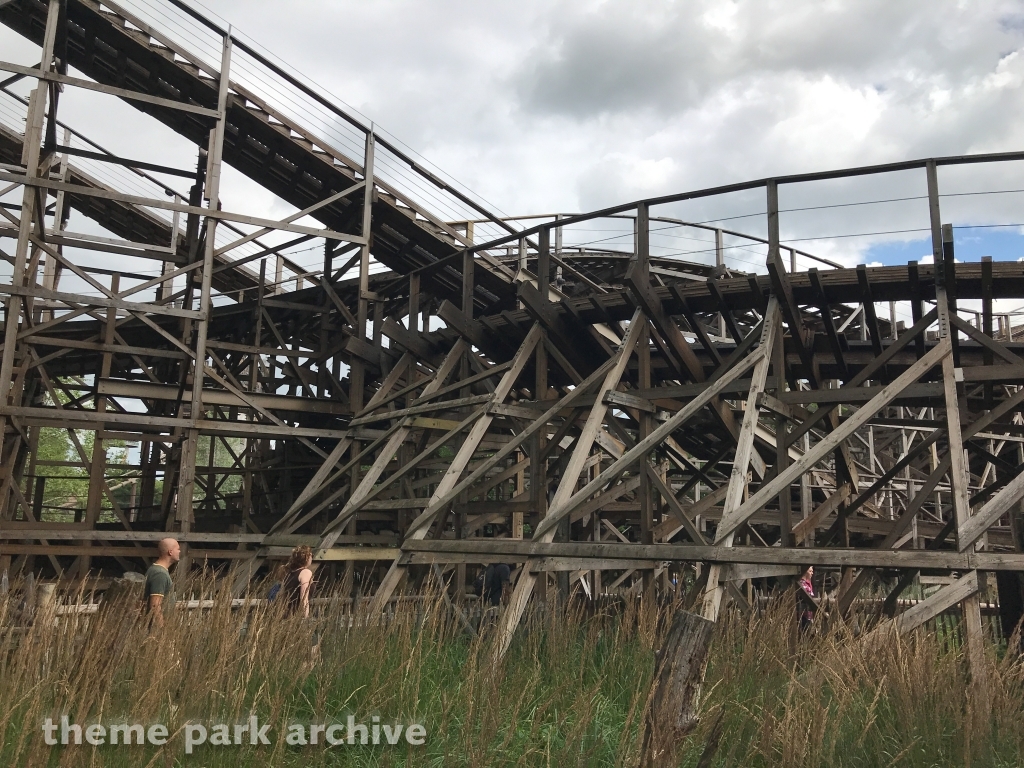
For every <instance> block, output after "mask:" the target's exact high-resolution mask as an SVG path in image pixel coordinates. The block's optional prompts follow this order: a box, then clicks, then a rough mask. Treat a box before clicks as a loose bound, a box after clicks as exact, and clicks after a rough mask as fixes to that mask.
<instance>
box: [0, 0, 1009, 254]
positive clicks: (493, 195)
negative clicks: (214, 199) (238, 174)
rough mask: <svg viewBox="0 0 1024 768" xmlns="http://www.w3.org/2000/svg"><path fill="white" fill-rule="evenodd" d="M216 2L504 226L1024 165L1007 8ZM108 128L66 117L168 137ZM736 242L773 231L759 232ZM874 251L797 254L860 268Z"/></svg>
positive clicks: (742, 224)
mask: <svg viewBox="0 0 1024 768" xmlns="http://www.w3.org/2000/svg"><path fill="white" fill-rule="evenodd" d="M208 5H209V6H210V7H211V8H212V10H213V11H215V12H216V13H218V14H219V15H220V16H221V17H223V18H224V19H225V20H226V21H228V22H230V23H232V24H234V25H235V26H236V27H237V28H239V29H240V30H241V31H242V32H244V33H246V34H248V35H249V36H251V37H252V38H253V39H255V40H256V41H258V42H259V43H261V44H262V45H263V46H264V47H266V48H267V49H269V50H271V51H273V52H274V53H275V54H277V55H278V56H279V57H280V58H281V59H283V60H284V61H287V62H289V63H290V64H292V65H294V66H295V67H296V68H297V69H299V70H300V71H302V72H304V73H306V74H307V75H308V76H309V77H310V78H312V79H313V80H315V81H316V82H318V83H319V84H321V85H322V86H324V87H325V89H326V90H328V91H330V92H331V93H333V94H335V95H336V96H337V97H338V98H339V99H343V100H344V101H345V102H347V103H348V104H351V105H352V106H353V107H354V108H356V109H358V110H360V111H361V112H362V113H364V114H365V115H367V116H368V117H369V118H370V119H372V120H374V121H376V122H377V123H378V124H379V125H381V126H383V127H384V128H386V129H387V130H389V131H390V132H391V133H393V134H394V135H396V136H398V137H400V138H401V139H402V140H404V141H405V142H406V143H407V144H408V145H410V146H411V147H413V148H415V149H416V150H418V151H419V152H421V153H422V154H423V155H425V156H426V157H428V158H429V159H430V160H431V161H433V162H434V163H436V164H437V165H438V166H439V167H440V168H442V169H444V170H445V171H447V172H448V173H449V174H450V175H451V176H453V177H454V178H456V179H458V180H460V181H461V182H462V183H463V184H465V185H466V186H467V187H469V188H470V189H472V190H474V191H476V192H477V193H479V194H480V195H482V196H483V197H484V198H486V199H487V200H489V201H491V202H492V203H493V204H494V205H495V206H497V207H499V208H500V209H502V210H504V211H507V212H510V213H534V212H542V211H565V212H568V211H574V210H586V209H591V208H596V207H599V206H603V205H607V204H611V203H618V202H624V201H627V200H631V199H636V198H640V197H644V196H649V195H656V194H665V193H669V192H674V191H681V190H684V189H695V188H701V187H708V186H715V185H719V184H726V183H730V182H734V181H739V180H744V179H750V178H757V177H762V176H769V175H780V174H788V173H796V172H801V171H811V170H818V169H822V168H834V167H843V166H852V165H863V164H870V163H877V162H889V161H895V160H901V159H906V158H911V157H925V156H934V155H940V154H963V153H968V152H981V151H1002V150H1012V149H1020V148H1021V147H1024V89H1022V84H1024V51H1022V47H1024V3H1022V2H1019V1H1014V2H1009V1H1007V0H981V1H980V2H972V3H962V2H955V1H954V0H933V1H932V2H928V3H908V2H891V0H890V1H886V0H859V1H857V2H854V0H827V1H814V2H812V0H787V1H786V2H781V1H778V0H774V1H771V2H767V1H765V0H760V1H755V0H739V1H737V2H731V0H691V1H689V2H657V3H655V2H641V1H640V0H603V1H598V0H586V1H585V2H581V1H580V0H573V1H572V2H570V0H555V1H554V2H544V1H543V0H518V1H517V2H510V1H509V0H499V1H495V2H488V3H476V2H471V0H451V1H448V2H434V3H415V2H408V1H406V0H383V1H381V2H373V3H367V2H359V1H357V0H337V1H333V2H325V1H324V0H318V1H316V2H314V0H296V1H295V2H291V3H289V4H287V6H286V9H287V10H286V11H285V12H282V6H281V4H280V3H277V2H271V0H245V2H243V1H242V0H210V2H208ZM12 38H13V36H12V33H10V32H9V31H7V30H2V29H0V47H3V48H4V49H5V50H12V51H13V50H15V49H14V48H10V47H8V44H9V43H10V42H11V40H12ZM18 50H19V51H20V50H21V49H20V48H19V49H18ZM5 58H6V57H5ZM12 58H14V54H12ZM18 60H19V61H21V58H19V59H18ZM28 63H34V62H28ZM70 105H71V102H70V100H69V108H70ZM62 109H63V106H62ZM123 111H130V110H120V109H119V111H118V114H119V115H120V114H121V112H123ZM104 117H105V116H104V115H101V114H96V113H90V112H88V111H82V112H81V114H79V115H78V118H80V119H81V120H82V121H83V122H84V123H85V124H86V125H88V127H89V130H90V132H92V133H97V134H101V135H100V136H99V138H103V136H102V135H103V134H107V135H109V137H110V142H111V144H112V145H113V144H114V143H116V142H117V141H118V139H117V137H116V135H115V134H116V132H117V129H119V128H120V127H122V126H124V125H130V126H131V129H132V130H131V137H130V141H129V142H128V144H127V146H128V148H129V149H130V150H131V151H132V152H133V153H135V154H138V155H139V156H142V155H145V154H146V153H145V152H144V149H145V148H146V144H147V142H148V143H149V144H151V145H152V144H154V142H153V141H152V140H151V137H158V138H159V140H160V141H158V142H156V143H160V142H162V141H163V133H161V132H160V131H159V130H158V129H152V131H149V129H147V127H146V125H147V122H146V121H145V120H143V119H133V118H128V117H126V118H125V120H123V121H120V120H119V121H118V125H109V122H110V121H109V120H105V119H104ZM171 143H172V142H170V141H168V142H167V144H168V145H170V144H171ZM168 151H170V150H168ZM177 151H178V150H175V152H177ZM186 154H187V153H186ZM171 159H174V160H175V162H179V161H180V162H184V160H183V159H181V160H178V159H176V158H171ZM1021 166H1022V167H1021V168H1017V167H1016V166H1014V165H1009V164H1007V165H1003V166H999V167H991V168H985V169H943V171H942V173H941V174H940V183H941V184H942V186H943V189H944V190H961V191H966V190H970V189H996V188H1007V189H1008V188H1015V187H1016V188H1024V164H1021ZM922 193H923V174H920V173H914V174H901V175H893V176H886V177H875V178H871V179H865V180H860V181H845V182H842V183H838V182H837V183H834V184H831V185H824V184H822V185H813V186H808V187H806V188H804V189H788V188H787V189H786V190H784V192H783V201H784V205H787V206H790V207H800V206H804V205H808V204H811V205H816V204H832V203H839V202H850V201H857V200H867V199H878V198H882V197H901V196H913V195H916V194H922ZM225 197H226V198H228V199H229V200H230V201H232V203H233V204H237V205H239V206H242V205H245V204H247V202H248V204H251V205H253V206H254V208H255V209H257V210H258V211H269V210H274V211H277V210H279V208H276V207H275V203H274V201H273V200H270V199H265V198H267V196H265V195H264V196H261V193H260V191H259V190H255V189H253V188H252V187H251V185H248V186H247V184H246V182H245V180H244V179H236V178H227V179H226V180H225ZM1019 198H1020V196H1017V197H1014V196H1012V195H1005V196H998V197H988V198H951V199H949V200H945V201H944V203H943V206H944V208H943V210H944V215H945V212H946V211H948V212H949V215H950V216H951V217H956V218H955V220H957V221H972V222H979V223H980V222H985V221H987V222H996V221H1016V220H1018V219H1019V214H1017V213H1016V211H1017V210H1018V209H1019V203H1020V199H1019ZM759 210H763V200H762V199H760V198H759V197H758V196H756V195H753V196H752V195H749V194H748V195H733V196H730V197H728V198H725V199H718V200H706V201H700V202H697V203H691V204H687V205H679V206H674V207H672V209H671V210H667V211H666V213H667V214H669V215H678V216H680V217H685V218H688V219H690V220H705V219H711V218H718V217H729V216H736V215H739V214H744V213H750V212H756V211H759ZM921 215H922V214H921V210H920V209H919V208H918V207H917V206H916V204H914V203H908V204H900V205H895V204H894V205H892V206H888V207H885V206H881V207H879V206H864V207H853V208H838V209H829V210H826V211H820V212H816V213H791V214H787V215H786V216H784V217H783V232H784V236H786V237H791V238H804V237H817V236H821V235H828V234H837V233H847V232H860V231H881V230H890V229H901V228H910V227H914V226H918V225H919V223H920V221H921ZM733 225H734V226H735V227H736V228H747V230H748V231H750V232H752V233H756V234H763V231H762V230H763V226H764V223H763V220H761V219H759V218H751V219H741V220H736V221H734V222H733ZM892 239H896V240H898V239H906V237H902V236H895V235H894V236H892ZM670 242H671V241H669V240H667V239H666V240H664V243H665V244H666V248H667V247H668V243H670ZM865 242H866V241H865ZM865 242H861V241H854V240H842V241H835V240H832V241H830V240H821V241H819V242H816V243H808V244H807V245H808V249H811V247H812V246H813V247H814V248H816V249H820V250H822V251H823V252H827V255H835V256H837V257H840V258H843V259H844V260H856V259H858V258H859V257H860V255H861V254H862V253H863V252H864V247H865Z"/></svg>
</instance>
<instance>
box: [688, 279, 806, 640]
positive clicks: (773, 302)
mask: <svg viewBox="0 0 1024 768" xmlns="http://www.w3.org/2000/svg"><path fill="white" fill-rule="evenodd" d="M778 320H779V301H778V299H776V298H775V296H774V295H773V296H772V297H771V298H770V299H768V308H767V310H766V311H765V315H764V323H763V325H762V327H761V339H760V342H759V343H758V349H759V351H760V353H761V355H760V358H759V359H758V362H757V365H756V366H755V367H754V372H753V373H752V374H751V376H750V390H749V394H748V395H747V407H746V410H745V411H744V413H743V425H742V426H741V427H740V435H739V438H738V440H737V442H736V454H735V457H734V458H733V464H732V473H731V474H730V475H729V490H728V491H727V492H726V496H725V504H724V506H723V507H722V522H721V523H720V524H719V528H718V533H717V534H716V536H715V544H717V545H720V546H725V547H731V546H732V545H733V539H734V531H735V526H734V527H733V528H732V529H731V530H729V531H727V532H724V531H723V524H724V523H725V522H726V520H728V519H729V517H730V516H732V517H735V516H736V514H737V511H738V510H739V509H740V505H741V504H742V502H743V501H744V499H745V497H746V495H747V482H748V481H747V475H748V472H749V469H750V455H751V454H752V453H753V451H754V431H755V430H756V429H757V421H758V415H759V406H758V404H757V401H758V398H759V397H760V395H761V393H762V392H763V391H764V387H765V383H766V382H767V379H768V369H769V367H770V366H771V362H772V350H773V347H774V345H775V343H776V336H777V331H778V328H779V322H778ZM776 477H778V476H776ZM777 485H778V486H779V490H781V489H782V488H783V487H784V488H786V489H787V490H788V488H789V483H782V482H779V483H777ZM773 495H775V494H773ZM721 576H722V566H721V565H719V564H717V563H716V564H713V565H711V566H710V567H709V568H708V581H707V586H706V587H705V588H704V599H703V607H702V611H701V613H702V615H703V616H704V618H706V619H710V620H711V621H717V620H718V611H719V609H720V608H721V605H722V596H723V594H724V593H725V583H724V582H723V581H721Z"/></svg>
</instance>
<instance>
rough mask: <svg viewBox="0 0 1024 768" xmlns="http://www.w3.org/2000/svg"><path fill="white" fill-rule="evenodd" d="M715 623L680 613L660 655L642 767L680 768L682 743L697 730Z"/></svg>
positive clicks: (694, 615) (653, 685)
mask: <svg viewBox="0 0 1024 768" xmlns="http://www.w3.org/2000/svg"><path fill="white" fill-rule="evenodd" d="M714 627H715V623H714V622H713V621H711V620H709V619H705V618H704V617H702V616H697V615H696V614H693V613H688V612H687V611H679V612H678V613H677V614H676V615H675V617H674V618H673V619H672V626H671V628H670V629H669V631H668V635H667V636H666V637H665V643H664V645H663V646H662V648H661V650H660V651H659V652H658V654H657V662H656V667H655V673H654V682H653V684H652V688H651V695H650V697H649V701H650V707H649V708H648V710H647V716H646V719H645V721H644V740H643V748H642V753H641V754H642V757H641V764H642V765H646V766H670V765H676V753H677V750H678V749H679V746H680V742H681V741H682V740H683V739H684V738H685V737H686V736H687V735H688V734H689V733H690V732H691V731H693V729H694V728H695V727H696V726H697V721H698V713H699V711H700V687H701V683H702V682H703V681H704V668H705V665H706V662H707V656H708V650H709V648H710V646H711V634H712V631H713V630H714Z"/></svg>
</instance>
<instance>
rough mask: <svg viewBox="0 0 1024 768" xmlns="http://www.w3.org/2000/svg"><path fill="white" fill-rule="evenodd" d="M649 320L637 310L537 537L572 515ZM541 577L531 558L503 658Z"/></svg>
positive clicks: (543, 538) (510, 611)
mask: <svg viewBox="0 0 1024 768" xmlns="http://www.w3.org/2000/svg"><path fill="white" fill-rule="evenodd" d="M646 323H647V321H646V320H645V319H644V317H643V314H642V313H641V312H640V310H637V311H636V312H635V313H634V314H633V319H632V320H631V321H630V323H629V330H628V331H627V333H626V336H625V338H623V340H622V344H621V345H620V346H619V349H618V351H617V352H616V354H615V357H614V358H613V359H614V364H613V365H612V367H611V368H610V369H609V370H608V372H607V374H605V377H604V381H603V382H602V384H601V388H600V389H599V390H598V391H597V393H596V394H597V396H596V398H595V400H594V405H593V407H592V408H591V409H590V414H589V415H588V416H587V421H586V423H585V424H584V426H583V429H582V430H581V432H580V436H579V438H578V439H577V440H576V445H575V447H574V448H573V452H572V455H571V456H570V458H569V461H568V463H567V464H566V467H565V470H564V471H563V473H562V477H561V479H560V480H559V483H558V488H557V490H556V491H555V494H554V496H553V497H552V499H551V506H550V508H549V509H548V512H547V515H546V516H545V517H544V518H543V519H542V522H541V523H540V525H538V526H537V528H536V529H535V531H534V534H533V541H539V542H552V541H554V540H555V536H556V533H557V530H558V524H559V522H560V521H561V519H562V518H565V519H569V514H570V513H571V510H570V509H569V508H568V503H569V501H570V499H571V498H572V496H573V494H574V491H575V490H576V483H577V481H578V480H579V477H580V473H581V472H582V471H583V467H584V465H585V464H586V461H587V459H588V458H589V456H590V449H591V448H592V447H593V445H594V440H595V439H596V438H597V434H598V432H599V431H600V430H601V429H603V427H604V419H605V415H606V414H607V412H608V406H607V405H606V404H605V402H604V396H605V394H607V393H608V392H610V391H612V390H614V389H615V388H616V387H617V386H618V384H619V380H620V379H621V378H622V375H623V373H625V371H626V366H627V365H628V363H629V359H630V357H631V356H632V354H633V350H634V348H635V347H636V345H637V343H638V341H639V339H640V337H641V335H642V331H643V329H644V328H645V327H646ZM648 442H650V440H649V441H648ZM645 454H646V452H644V454H641V456H640V457H637V458H641V457H642V456H643V455H645ZM531 466H532V462H531ZM590 485H592V484H591V483H588V485H587V487H590ZM581 493H582V491H581ZM537 578H538V576H537V572H535V571H533V570H532V569H531V562H528V563H527V564H526V565H524V567H523V572H522V573H521V574H520V575H519V580H518V581H517V582H516V587H515V590H514V591H513V593H512V599H511V600H510V601H509V605H508V608H507V609H506V611H505V613H504V615H503V616H502V618H501V624H500V628H499V633H500V634H499V641H498V644H497V645H496V646H495V653H496V654H497V656H498V657H499V658H500V657H501V656H504V655H505V652H506V651H507V650H508V647H509V644H510V643H511V642H512V636H513V633H514V632H515V629H516V627H517V626H518V625H519V621H520V619H521V618H522V616H523V612H524V611H525V610H526V605H527V603H528V602H529V600H530V596H531V595H532V594H533V590H534V587H535V586H536V583H537Z"/></svg>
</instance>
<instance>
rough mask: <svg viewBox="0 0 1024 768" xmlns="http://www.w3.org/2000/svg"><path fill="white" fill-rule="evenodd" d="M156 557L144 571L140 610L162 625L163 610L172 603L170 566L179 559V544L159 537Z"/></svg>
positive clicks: (172, 585)
mask: <svg viewBox="0 0 1024 768" xmlns="http://www.w3.org/2000/svg"><path fill="white" fill-rule="evenodd" d="M156 553H157V558H156V560H155V561H154V562H153V564H152V565H151V566H149V569H148V570H147V571H146V586H145V589H144V590H143V593H142V610H143V612H145V613H147V614H149V615H150V616H151V617H152V622H153V624H154V625H155V626H157V627H162V626H163V625H164V611H165V610H166V609H167V608H168V606H170V605H173V603H174V583H173V582H172V581H171V566H173V565H175V564H176V563H177V562H178V560H180V559H181V545H180V544H178V542H177V541H176V540H175V539H171V538H166V539H160V541H158V542H157V545H156Z"/></svg>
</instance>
